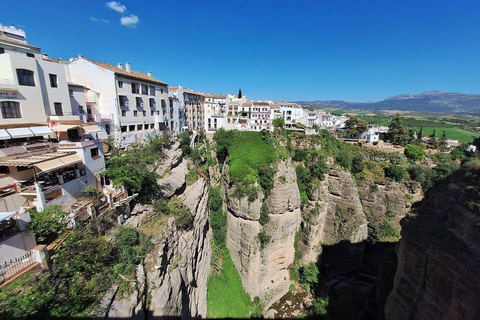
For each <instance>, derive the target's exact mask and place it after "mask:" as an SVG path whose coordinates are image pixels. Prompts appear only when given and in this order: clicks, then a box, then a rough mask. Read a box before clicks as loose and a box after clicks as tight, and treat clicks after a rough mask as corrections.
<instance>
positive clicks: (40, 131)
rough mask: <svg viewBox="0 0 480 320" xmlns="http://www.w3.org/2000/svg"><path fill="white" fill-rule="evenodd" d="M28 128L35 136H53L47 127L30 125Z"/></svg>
mask: <svg viewBox="0 0 480 320" xmlns="http://www.w3.org/2000/svg"><path fill="white" fill-rule="evenodd" d="M28 129H30V131H32V132H33V134H35V137H41V136H53V131H52V129H50V128H49V127H30V128H28Z"/></svg>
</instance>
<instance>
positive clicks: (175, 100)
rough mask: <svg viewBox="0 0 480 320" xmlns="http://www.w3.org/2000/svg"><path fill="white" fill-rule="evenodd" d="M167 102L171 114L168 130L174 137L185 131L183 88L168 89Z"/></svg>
mask: <svg viewBox="0 0 480 320" xmlns="http://www.w3.org/2000/svg"><path fill="white" fill-rule="evenodd" d="M168 100H169V102H168V103H169V107H170V114H171V119H170V126H169V128H170V129H171V132H172V135H174V136H176V135H177V134H178V133H179V132H180V131H181V130H185V129H186V125H185V122H186V120H185V116H186V114H185V101H184V95H183V87H182V86H175V87H168Z"/></svg>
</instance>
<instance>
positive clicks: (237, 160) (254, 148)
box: [228, 131, 276, 181]
mask: <svg viewBox="0 0 480 320" xmlns="http://www.w3.org/2000/svg"><path fill="white" fill-rule="evenodd" d="M228 153H229V156H230V171H229V173H230V177H231V178H232V180H234V181H243V180H245V178H246V177H247V176H248V175H255V176H256V175H258V168H259V167H260V165H262V164H270V163H273V162H274V161H275V160H276V153H275V148H274V146H273V144H272V143H271V141H270V139H269V137H268V136H267V137H266V136H264V135H262V133H261V132H252V131H247V132H236V134H235V136H234V138H233V140H232V142H231V145H230V147H229V149H228Z"/></svg>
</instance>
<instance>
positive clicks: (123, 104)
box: [118, 96, 128, 107]
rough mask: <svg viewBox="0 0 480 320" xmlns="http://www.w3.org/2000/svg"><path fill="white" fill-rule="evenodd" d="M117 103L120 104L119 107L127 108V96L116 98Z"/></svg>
mask: <svg viewBox="0 0 480 320" xmlns="http://www.w3.org/2000/svg"><path fill="white" fill-rule="evenodd" d="M118 102H119V103H120V107H128V100H127V96H118Z"/></svg>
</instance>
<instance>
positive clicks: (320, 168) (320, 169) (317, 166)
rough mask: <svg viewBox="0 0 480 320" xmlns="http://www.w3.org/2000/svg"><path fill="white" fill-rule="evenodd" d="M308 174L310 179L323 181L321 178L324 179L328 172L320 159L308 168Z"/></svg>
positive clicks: (325, 164)
mask: <svg viewBox="0 0 480 320" xmlns="http://www.w3.org/2000/svg"><path fill="white" fill-rule="evenodd" d="M310 172H311V174H312V177H314V178H316V179H318V180H323V178H324V177H325V173H327V172H328V165H327V163H326V162H325V161H324V159H323V158H320V159H318V161H317V162H316V163H314V164H313V165H312V166H311V167H310Z"/></svg>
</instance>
